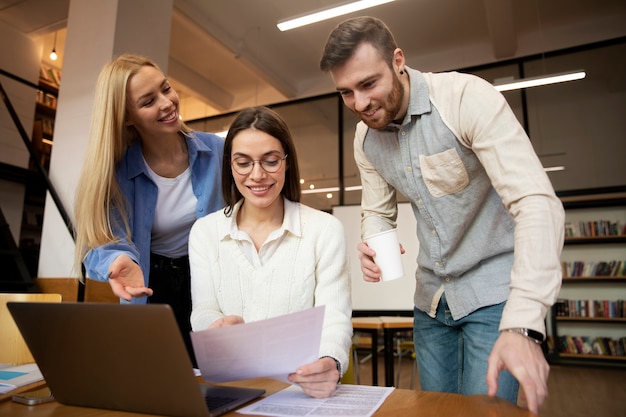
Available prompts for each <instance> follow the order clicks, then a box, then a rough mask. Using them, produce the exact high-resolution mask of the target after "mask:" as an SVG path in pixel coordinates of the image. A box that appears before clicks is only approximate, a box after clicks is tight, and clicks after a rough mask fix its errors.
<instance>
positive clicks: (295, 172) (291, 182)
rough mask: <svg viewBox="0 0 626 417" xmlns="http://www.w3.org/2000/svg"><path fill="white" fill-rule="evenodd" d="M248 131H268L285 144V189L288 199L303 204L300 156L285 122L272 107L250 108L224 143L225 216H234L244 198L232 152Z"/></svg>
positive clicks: (239, 119) (241, 116) (223, 193)
mask: <svg viewBox="0 0 626 417" xmlns="http://www.w3.org/2000/svg"><path fill="white" fill-rule="evenodd" d="M246 129H255V130H259V131H261V132H265V133H267V134H268V135H270V136H272V137H274V138H276V139H277V140H278V141H279V142H280V143H281V145H282V147H283V150H284V151H285V154H286V155H287V159H286V160H285V162H286V163H287V171H286V172H285V186H284V187H283V189H282V190H281V194H282V195H283V197H284V198H286V199H288V200H291V201H295V202H299V201H300V170H299V169H298V157H297V155H296V147H295V145H294V143H293V139H292V137H291V132H290V131H289V128H288V127H287V124H286V123H285V121H284V120H283V119H282V118H281V117H280V116H279V115H278V113H276V112H275V111H273V110H271V109H270V108H268V107H263V106H260V107H249V108H247V109H244V110H242V111H241V112H240V113H239V114H238V115H237V117H236V118H235V120H234V121H233V123H232V124H231V125H230V128H229V129H228V134H227V135H226V140H225V142H224V162H223V165H222V196H223V197H224V202H225V203H226V207H225V208H224V213H226V215H227V216H228V215H230V214H231V213H232V210H233V207H234V206H235V203H237V201H239V200H240V199H241V198H242V197H243V196H242V195H241V193H240V192H239V190H238V189H237V185H236V184H235V179H234V178H233V173H232V168H231V162H232V161H231V152H232V149H233V140H234V139H235V137H236V136H237V134H238V133H239V132H241V131H242V130H246Z"/></svg>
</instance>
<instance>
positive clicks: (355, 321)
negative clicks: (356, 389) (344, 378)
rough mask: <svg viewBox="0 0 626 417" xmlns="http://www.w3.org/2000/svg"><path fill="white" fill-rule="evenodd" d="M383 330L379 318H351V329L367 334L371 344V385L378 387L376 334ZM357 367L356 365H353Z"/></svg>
mask: <svg viewBox="0 0 626 417" xmlns="http://www.w3.org/2000/svg"><path fill="white" fill-rule="evenodd" d="M382 328H383V322H382V320H381V319H380V317H353V318H352V329H353V330H354V331H358V332H364V333H369V335H370V336H371V339H372V342H371V345H370V354H371V355H372V385H378V332H379V330H381V329H382ZM354 366H358V364H354Z"/></svg>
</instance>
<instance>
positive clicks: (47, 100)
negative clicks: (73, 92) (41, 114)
mask: <svg viewBox="0 0 626 417" xmlns="http://www.w3.org/2000/svg"><path fill="white" fill-rule="evenodd" d="M37 102H39V103H41V104H44V105H46V106H48V107H52V108H53V109H56V107H57V98H56V96H54V95H52V94H49V93H45V92H43V91H42V90H37Z"/></svg>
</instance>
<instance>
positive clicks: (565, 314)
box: [548, 187, 626, 367]
mask: <svg viewBox="0 0 626 417" xmlns="http://www.w3.org/2000/svg"><path fill="white" fill-rule="evenodd" d="M560 197H561V201H562V202H563V207H564V208H565V221H566V227H565V244H564V248H563V253H562V257H561V260H562V265H563V281H562V286H561V291H560V293H559V297H558V300H557V302H556V303H555V304H554V306H553V307H552V309H551V311H550V320H549V322H550V327H551V328H550V330H549V335H550V336H551V337H550V339H551V340H550V342H549V346H548V359H549V360H550V362H551V363H558V364H568V363H569V364H579V365H580V364H588V365H598V366H611V367H615V366H619V367H622V366H624V367H626V349H625V348H626V347H625V346H624V344H625V343H626V307H625V306H624V300H626V187H616V189H613V190H611V191H610V192H606V193H590V194H586V195H583V194H581V195H572V196H560Z"/></svg>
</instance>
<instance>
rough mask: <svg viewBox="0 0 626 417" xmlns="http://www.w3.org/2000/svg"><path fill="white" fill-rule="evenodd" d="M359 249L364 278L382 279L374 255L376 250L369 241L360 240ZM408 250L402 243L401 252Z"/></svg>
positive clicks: (371, 280)
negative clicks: (369, 244)
mask: <svg viewBox="0 0 626 417" xmlns="http://www.w3.org/2000/svg"><path fill="white" fill-rule="evenodd" d="M356 248H357V249H358V251H359V260H360V261H361V272H363V279H364V280H365V281H368V282H378V281H380V268H379V267H378V265H376V263H375V262H374V256H375V255H376V251H374V249H372V248H370V247H369V246H368V245H367V243H365V242H360V243H359V244H358V245H357V247H356ZM404 252H406V251H405V250H404V248H403V247H402V245H400V253H401V254H404Z"/></svg>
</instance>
